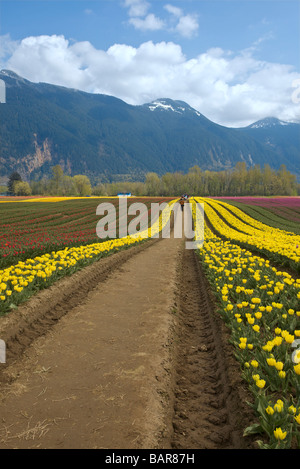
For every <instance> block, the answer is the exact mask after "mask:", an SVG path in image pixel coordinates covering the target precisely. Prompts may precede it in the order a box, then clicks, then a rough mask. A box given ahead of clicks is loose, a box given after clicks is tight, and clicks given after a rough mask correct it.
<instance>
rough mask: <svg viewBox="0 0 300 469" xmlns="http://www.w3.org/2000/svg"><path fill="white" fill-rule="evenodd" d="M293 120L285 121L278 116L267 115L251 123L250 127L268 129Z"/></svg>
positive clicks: (288, 123) (287, 123)
mask: <svg viewBox="0 0 300 469" xmlns="http://www.w3.org/2000/svg"><path fill="white" fill-rule="evenodd" d="M290 124H291V122H285V121H282V120H280V119H277V118H276V117H266V118H265V119H261V120H259V121H257V122H254V123H253V124H251V125H249V128H250V129H267V128H271V127H275V126H277V125H290Z"/></svg>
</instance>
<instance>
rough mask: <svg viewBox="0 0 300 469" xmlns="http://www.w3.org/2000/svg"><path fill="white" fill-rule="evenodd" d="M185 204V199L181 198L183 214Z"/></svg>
mask: <svg viewBox="0 0 300 469" xmlns="http://www.w3.org/2000/svg"><path fill="white" fill-rule="evenodd" d="M184 203H185V198H184V197H181V199H180V206H181V211H182V212H183V208H184Z"/></svg>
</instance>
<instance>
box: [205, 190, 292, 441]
mask: <svg viewBox="0 0 300 469" xmlns="http://www.w3.org/2000/svg"><path fill="white" fill-rule="evenodd" d="M196 200H199V201H201V202H202V203H204V208H205V218H206V226H205V243H204V246H203V248H202V249H201V250H199V256H200V259H201V262H202V264H203V266H204V269H205V273H206V276H207V278H208V280H209V282H210V284H211V287H212V290H213V292H214V294H215V296H216V299H217V302H218V305H219V311H220V314H221V315H222V317H223V318H224V320H225V322H226V324H227V325H228V327H229V329H230V332H231V342H232V345H233V347H234V349H235V356H236V358H237V360H238V361H239V363H240V367H241V373H242V374H243V377H244V378H245V380H246V381H247V383H248V384H249V388H250V390H251V391H252V393H253V395H254V402H253V404H252V406H253V409H254V410H255V412H256V414H257V417H258V422H257V424H254V425H252V426H249V427H248V428H247V429H246V430H245V434H246V435H249V434H260V435H261V436H266V435H267V437H268V440H267V441H266V440H265V438H264V439H259V440H258V444H259V446H260V447H261V448H299V447H300V278H298V277H299V260H300V249H299V246H300V236H299V235H296V234H295V233H293V232H291V231H285V230H280V229H278V228H275V227H274V226H270V225H268V224H267V221H266V222H265V223H263V222H262V221H261V217H257V218H256V219H255V218H252V217H250V216H249V215H248V214H247V211H243V210H242V209H241V208H237V207H236V205H235V204H233V205H231V204H230V203H228V202H224V200H222V201H217V200H212V199H200V198H199V199H196ZM297 200H298V207H299V199H297ZM274 205H275V204H274ZM275 206H276V205H275ZM286 206H288V202H287V201H286ZM239 207H242V205H239ZM288 220H289V218H287V224H288ZM285 267H288V271H287V270H286V269H285ZM293 269H294V270H293Z"/></svg>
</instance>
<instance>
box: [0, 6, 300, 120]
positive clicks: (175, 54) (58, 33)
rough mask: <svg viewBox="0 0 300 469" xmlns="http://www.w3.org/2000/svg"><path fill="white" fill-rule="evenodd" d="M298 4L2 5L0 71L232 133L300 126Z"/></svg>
mask: <svg viewBox="0 0 300 469" xmlns="http://www.w3.org/2000/svg"><path fill="white" fill-rule="evenodd" d="M299 26H300V2H299V0H285V1H281V0H235V1H232V0H186V1H180V0H174V1H172V0H170V1H168V0H166V1H164V0H92V1H81V0H67V1H59V0H49V1H47V0H35V1H31V0H23V1H21V0H20V1H14V0H0V46H1V50H0V68H9V69H12V70H14V71H15V72H17V73H19V74H20V75H22V76H24V77H25V78H27V79H29V80H32V81H36V82H38V81H45V82H49V83H54V84H59V85H63V86H69V87H72V88H78V89H83V90H85V91H88V92H100V93H104V94H111V95H114V96H117V97H119V98H121V99H124V100H125V101H126V102H128V103H130V104H142V103H143V102H148V101H151V100H154V99H156V98H160V97H170V98H173V99H181V100H185V101H187V102H188V103H189V104H190V105H191V106H193V107H195V108H196V109H197V110H198V111H200V112H201V113H203V114H204V115H206V117H208V118H210V119H212V120H214V121H215V122H218V123H220V124H224V125H228V126H240V125H241V126H242V125H247V124H249V123H251V122H253V121H255V120H258V119H260V118H263V117H266V116H269V115H275V117H279V118H282V119H285V120H298V119H299V118H300V115H299V103H296V102H293V100H292V99H291V95H292V93H293V91H295V88H296V89H297V87H298V85H299V86H300V82H299V83H298V80H300V73H299V72H300V33H299V31H300V28H299Z"/></svg>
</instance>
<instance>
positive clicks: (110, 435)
mask: <svg viewBox="0 0 300 469" xmlns="http://www.w3.org/2000/svg"><path fill="white" fill-rule="evenodd" d="M208 291H209V290H208V287H207V284H206V283H205V279H204V278H203V275H202V273H201V271H199V265H198V263H197V262H196V258H195V255H194V252H193V251H189V250H186V249H185V248H184V242H183V241H182V240H181V239H172V238H171V239H163V240H158V241H148V242H147V243H145V244H143V245H142V246H138V247H135V248H131V249H130V250H128V251H123V252H120V253H117V254H114V255H113V256H111V257H110V258H108V259H103V260H102V261H100V262H98V263H97V265H93V266H90V267H88V268H86V269H84V270H83V271H81V272H78V273H77V274H75V275H74V276H72V277H71V278H68V279H64V280H62V281H61V282H59V283H58V284H56V285H54V286H53V287H51V288H50V289H49V291H44V292H41V293H40V294H39V295H37V297H36V298H35V299H32V300H31V301H29V302H28V304H27V305H24V307H22V308H20V309H19V310H18V311H16V312H14V313H12V315H11V316H10V317H7V318H6V319H4V318H3V319H2V320H1V322H0V326H1V329H0V337H1V338H3V339H4V340H6V341H7V344H8V355H7V360H8V364H7V365H6V366H4V365H0V366H3V368H2V371H1V372H0V382H1V381H2V385H1V396H0V397H1V421H0V449H5V448H20V449H21V448H25V449H28V448H105V449H138V448H150V449H154V448H159V449H164V448H186V449H189V448H200V449H201V448H242V447H245V446H247V445H248V443H247V442H245V441H244V440H243V438H242V436H241V435H242V430H243V428H244V426H245V418H246V419H247V418H249V414H248V411H247V409H246V408H245V407H244V406H243V405H241V402H242V400H243V399H244V398H245V396H244V395H243V393H244V392H245V391H244V388H243V385H242V383H241V381H240V378H239V372H238V370H237V366H236V364H235V363H234V360H233V358H232V356H231V354H230V353H231V352H230V349H228V346H227V345H226V344H227V337H226V332H225V331H224V329H223V327H222V325H221V324H220V322H219V321H218V320H217V317H216V316H215V314H214V305H213V302H212V300H211V298H210V296H209V293H208ZM250 418H251V416H250ZM249 444H250V443H249Z"/></svg>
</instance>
